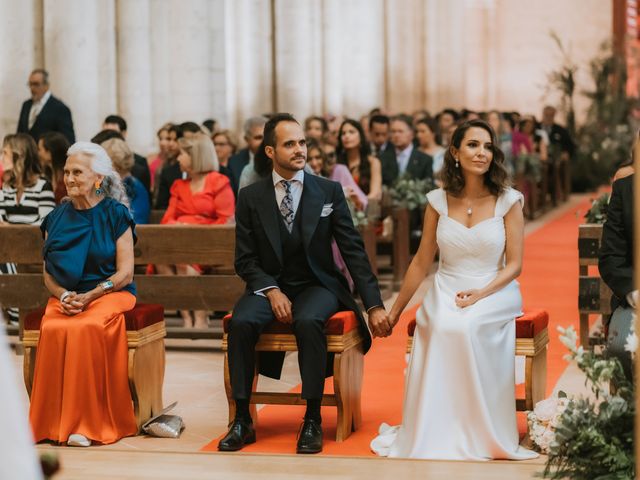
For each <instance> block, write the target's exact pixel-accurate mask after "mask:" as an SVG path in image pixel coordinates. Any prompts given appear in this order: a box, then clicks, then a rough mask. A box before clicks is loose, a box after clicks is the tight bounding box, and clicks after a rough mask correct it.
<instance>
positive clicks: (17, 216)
mask: <svg viewBox="0 0 640 480" xmlns="http://www.w3.org/2000/svg"><path fill="white" fill-rule="evenodd" d="M2 170H3V174H2V175H3V181H2V190H0V224H2V223H15V224H23V225H40V224H41V223H42V221H43V219H44V218H45V217H46V216H47V215H48V214H49V212H51V211H52V210H53V208H54V207H55V206H56V204H55V198H54V195H53V189H52V188H51V183H49V181H48V180H47V179H46V178H44V177H43V175H42V168H41V166H40V162H39V160H38V147H36V142H34V141H33V138H32V137H31V136H29V135H27V134H26V133H16V134H12V135H7V136H6V137H4V140H3V142H2ZM15 273H18V272H17V270H16V265H14V264H13V263H4V264H0V274H15ZM7 316H8V317H9V322H10V323H13V324H16V325H17V323H18V310H17V309H15V308H10V309H8V310H7Z"/></svg>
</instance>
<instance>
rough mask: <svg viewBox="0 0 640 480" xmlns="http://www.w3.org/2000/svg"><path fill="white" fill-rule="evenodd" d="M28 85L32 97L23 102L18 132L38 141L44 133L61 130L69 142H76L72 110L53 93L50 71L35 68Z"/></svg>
mask: <svg viewBox="0 0 640 480" xmlns="http://www.w3.org/2000/svg"><path fill="white" fill-rule="evenodd" d="M28 85H29V90H31V98H30V99H29V100H27V101H26V102H24V103H23V104H22V110H20V120H19V121H18V129H17V132H18V133H28V134H29V135H31V136H32V137H33V138H34V140H35V141H36V142H37V141H38V139H39V138H40V136H41V135H42V134H43V133H46V132H60V133H61V134H63V135H64V136H65V137H67V140H68V141H69V143H71V144H73V143H75V141H76V135H75V133H74V132H73V120H71V110H69V107H67V106H66V105H65V104H64V103H62V102H61V101H60V100H58V99H57V98H56V97H54V96H53V95H51V91H50V90H49V73H48V72H47V71H46V70H44V69H41V68H37V69H35V70H34V71H33V72H31V75H29V83H28Z"/></svg>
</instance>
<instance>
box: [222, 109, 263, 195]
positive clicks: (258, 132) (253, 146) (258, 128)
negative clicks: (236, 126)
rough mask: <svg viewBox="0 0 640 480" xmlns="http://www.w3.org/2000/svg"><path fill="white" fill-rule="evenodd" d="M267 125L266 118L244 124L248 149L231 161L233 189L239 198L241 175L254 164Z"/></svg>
mask: <svg viewBox="0 0 640 480" xmlns="http://www.w3.org/2000/svg"><path fill="white" fill-rule="evenodd" d="M265 123H267V119H266V118H265V117H252V118H249V119H248V120H246V121H245V122H244V126H243V130H244V141H245V142H247V147H246V148H243V149H242V150H240V151H239V152H238V153H236V154H235V155H233V156H232V157H231V158H230V159H229V172H230V178H231V188H233V193H235V195H236V198H237V197H238V188H239V186H240V175H241V174H242V170H243V169H244V167H246V166H247V165H248V164H249V163H251V162H253V157H254V156H255V154H256V152H257V151H258V148H260V145H261V143H262V139H263V138H264V124H265Z"/></svg>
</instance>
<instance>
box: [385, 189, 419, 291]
mask: <svg viewBox="0 0 640 480" xmlns="http://www.w3.org/2000/svg"><path fill="white" fill-rule="evenodd" d="M380 211H381V217H382V218H383V219H384V218H386V217H389V216H390V217H391V219H392V221H393V234H392V236H391V238H383V237H379V238H378V240H377V241H378V248H377V250H378V251H383V252H390V257H391V272H392V274H391V277H392V279H391V285H392V288H393V289H394V290H399V289H400V286H401V285H402V280H403V278H404V275H405V273H406V272H407V268H409V263H411V253H410V234H411V232H410V212H409V210H408V209H407V208H406V207H397V206H394V205H393V203H392V201H391V196H390V195H389V194H388V193H387V192H385V194H384V195H383V199H382V202H381V206H380Z"/></svg>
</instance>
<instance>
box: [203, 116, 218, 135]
mask: <svg viewBox="0 0 640 480" xmlns="http://www.w3.org/2000/svg"><path fill="white" fill-rule="evenodd" d="M202 126H203V127H204V128H206V129H207V132H205V133H209V136H212V135H215V133H216V132H217V131H218V121H217V120H214V119H213V118H207V119H206V120H204V121H203V122H202Z"/></svg>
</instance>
